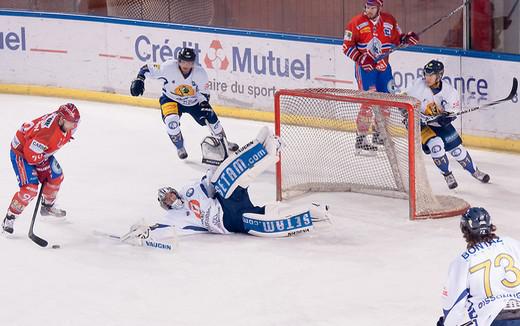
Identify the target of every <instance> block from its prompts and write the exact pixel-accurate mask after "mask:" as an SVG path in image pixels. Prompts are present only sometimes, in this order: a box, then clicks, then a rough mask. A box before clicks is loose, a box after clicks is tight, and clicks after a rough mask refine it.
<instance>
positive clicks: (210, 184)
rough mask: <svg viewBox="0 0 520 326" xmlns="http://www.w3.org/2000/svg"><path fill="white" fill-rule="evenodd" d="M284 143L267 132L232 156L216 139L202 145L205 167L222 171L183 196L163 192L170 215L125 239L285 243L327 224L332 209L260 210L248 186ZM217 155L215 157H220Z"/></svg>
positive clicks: (161, 197) (271, 207) (136, 227)
mask: <svg viewBox="0 0 520 326" xmlns="http://www.w3.org/2000/svg"><path fill="white" fill-rule="evenodd" d="M279 147H280V142H279V141H278V138H276V137H274V136H273V135H272V134H271V132H270V131H269V129H268V128H267V127H265V128H264V129H262V131H261V132H260V133H259V135H258V136H257V138H256V139H255V140H253V141H251V142H249V143H248V144H247V145H245V146H244V147H242V148H241V149H239V150H238V151H237V152H236V153H232V154H231V155H230V156H229V157H227V158H226V156H227V153H226V150H225V149H224V148H223V145H222V143H220V142H219V140H218V139H217V138H215V137H206V139H205V140H204V142H203V143H202V148H203V156H204V157H205V158H206V159H208V158H209V161H208V160H206V163H209V162H213V163H214V164H215V165H218V167H217V168H216V169H215V168H212V169H210V170H208V172H207V173H206V175H204V176H203V177H202V179H201V180H200V181H198V182H194V183H192V184H188V185H186V186H184V187H183V188H182V189H181V190H180V191H176V190H175V189H174V188H172V187H164V188H161V189H159V191H158V201H159V203H160V205H161V207H162V208H164V209H165V210H167V215H166V216H165V217H164V218H163V219H161V220H160V221H159V222H158V223H155V224H153V225H146V224H136V225H134V226H132V228H131V229H130V232H128V233H127V234H126V235H124V236H122V237H121V238H122V240H123V241H142V239H148V238H149V237H152V238H153V239H154V240H156V241H157V240H160V241H164V240H165V239H166V238H168V236H170V235H171V234H172V233H173V230H175V231H176V233H179V234H185V233H194V232H196V233H200V232H209V233H217V234H229V233H248V234H252V235H255V236H262V237H285V236H292V235H295V234H299V233H304V232H308V231H310V230H311V229H312V227H313V222H316V221H322V220H327V219H328V207H327V206H325V205H319V204H312V205H309V207H283V206H282V205H280V204H270V205H266V206H256V205H254V204H253V203H252V202H251V199H250V197H249V192H248V186H249V184H250V182H252V180H253V179H254V178H255V177H256V176H257V175H259V174H260V173H261V172H263V171H264V170H265V169H267V168H268V167H270V166H272V165H273V164H274V163H275V162H276V161H277V159H278V155H279V153H278V151H279ZM215 154H216V155H215Z"/></svg>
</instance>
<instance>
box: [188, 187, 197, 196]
mask: <svg viewBox="0 0 520 326" xmlns="http://www.w3.org/2000/svg"><path fill="white" fill-rule="evenodd" d="M194 192H195V190H193V188H189V189H188V190H186V197H191V196H192V195H193V193H194Z"/></svg>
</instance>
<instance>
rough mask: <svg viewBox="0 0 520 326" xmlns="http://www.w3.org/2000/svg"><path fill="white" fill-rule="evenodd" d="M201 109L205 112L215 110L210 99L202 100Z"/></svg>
mask: <svg viewBox="0 0 520 326" xmlns="http://www.w3.org/2000/svg"><path fill="white" fill-rule="evenodd" d="M199 105H200V110H201V111H203V112H211V111H213V108H211V105H210V104H209V102H208V101H202V102H200V104H199Z"/></svg>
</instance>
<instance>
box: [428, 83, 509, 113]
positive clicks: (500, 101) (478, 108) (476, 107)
mask: <svg viewBox="0 0 520 326" xmlns="http://www.w3.org/2000/svg"><path fill="white" fill-rule="evenodd" d="M517 90H518V80H517V79H516V77H513V86H512V87H511V92H510V93H509V95H508V96H507V97H504V98H503V99H500V100H496V101H493V102H490V103H486V104H484V105H480V106H475V107H472V108H469V109H464V110H461V111H459V112H456V113H452V114H448V115H447V116H448V117H457V116H459V115H461V114H465V113H469V112H473V111H477V110H480V109H484V108H489V107H491V106H495V105H497V104H500V103H502V102H507V101H511V100H512V99H513V98H514V97H515V96H516V93H517ZM437 118H438V116H432V117H430V118H427V119H426V120H425V122H426V123H428V122H431V121H433V120H435V119H437Z"/></svg>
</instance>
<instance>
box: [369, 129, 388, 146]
mask: <svg viewBox="0 0 520 326" xmlns="http://www.w3.org/2000/svg"><path fill="white" fill-rule="evenodd" d="M372 144H374V145H384V144H385V142H384V140H383V138H382V137H381V134H380V133H378V132H374V134H373V135H372Z"/></svg>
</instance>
